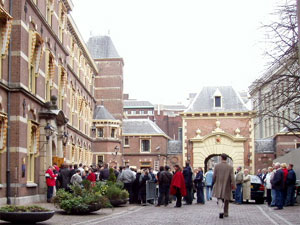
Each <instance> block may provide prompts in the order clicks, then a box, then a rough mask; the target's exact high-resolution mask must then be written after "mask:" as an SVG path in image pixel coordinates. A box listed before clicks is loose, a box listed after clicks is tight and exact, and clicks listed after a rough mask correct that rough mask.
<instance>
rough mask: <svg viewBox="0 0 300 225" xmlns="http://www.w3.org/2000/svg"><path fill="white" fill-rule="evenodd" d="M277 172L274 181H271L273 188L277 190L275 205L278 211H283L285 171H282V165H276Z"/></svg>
mask: <svg viewBox="0 0 300 225" xmlns="http://www.w3.org/2000/svg"><path fill="white" fill-rule="evenodd" d="M275 168H276V172H275V174H274V177H273V179H272V180H271V184H272V188H274V189H275V192H276V199H275V205H276V206H277V209H283V204H284V203H283V191H284V178H283V171H282V169H280V163H278V162H277V163H276V164H275Z"/></svg>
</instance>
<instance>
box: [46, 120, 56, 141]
mask: <svg viewBox="0 0 300 225" xmlns="http://www.w3.org/2000/svg"><path fill="white" fill-rule="evenodd" d="M44 130H45V135H46V139H47V142H48V141H49V139H50V137H51V136H52V134H53V132H54V128H53V127H52V126H51V125H50V124H49V123H47V125H46V126H45V127H44Z"/></svg>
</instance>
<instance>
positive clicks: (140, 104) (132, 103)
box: [123, 100, 154, 109]
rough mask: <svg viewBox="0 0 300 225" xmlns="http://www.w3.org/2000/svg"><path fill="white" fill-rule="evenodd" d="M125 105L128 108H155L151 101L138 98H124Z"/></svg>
mask: <svg viewBox="0 0 300 225" xmlns="http://www.w3.org/2000/svg"><path fill="white" fill-rule="evenodd" d="M123 107H124V109H126V108H154V105H152V103H151V102H148V101H138V100H124V101H123Z"/></svg>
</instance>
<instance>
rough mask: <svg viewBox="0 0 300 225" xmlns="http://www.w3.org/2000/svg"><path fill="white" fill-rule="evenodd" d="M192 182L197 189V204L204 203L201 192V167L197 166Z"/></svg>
mask: <svg viewBox="0 0 300 225" xmlns="http://www.w3.org/2000/svg"><path fill="white" fill-rule="evenodd" d="M194 183H195V186H196V189H197V204H205V200H204V192H203V170H202V168H201V167H199V168H198V172H197V174H196V178H195V180H194Z"/></svg>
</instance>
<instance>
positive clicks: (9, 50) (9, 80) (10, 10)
mask: <svg viewBox="0 0 300 225" xmlns="http://www.w3.org/2000/svg"><path fill="white" fill-rule="evenodd" d="M12 5H13V3H12V0H9V14H10V15H11V14H12ZM11 42H12V39H10V42H9V49H8V93H7V141H6V197H7V201H6V203H7V204H8V205H10V204H11V201H10V195H11V193H10V168H9V167H10V98H11V97H10V94H11V93H10V82H11Z"/></svg>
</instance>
